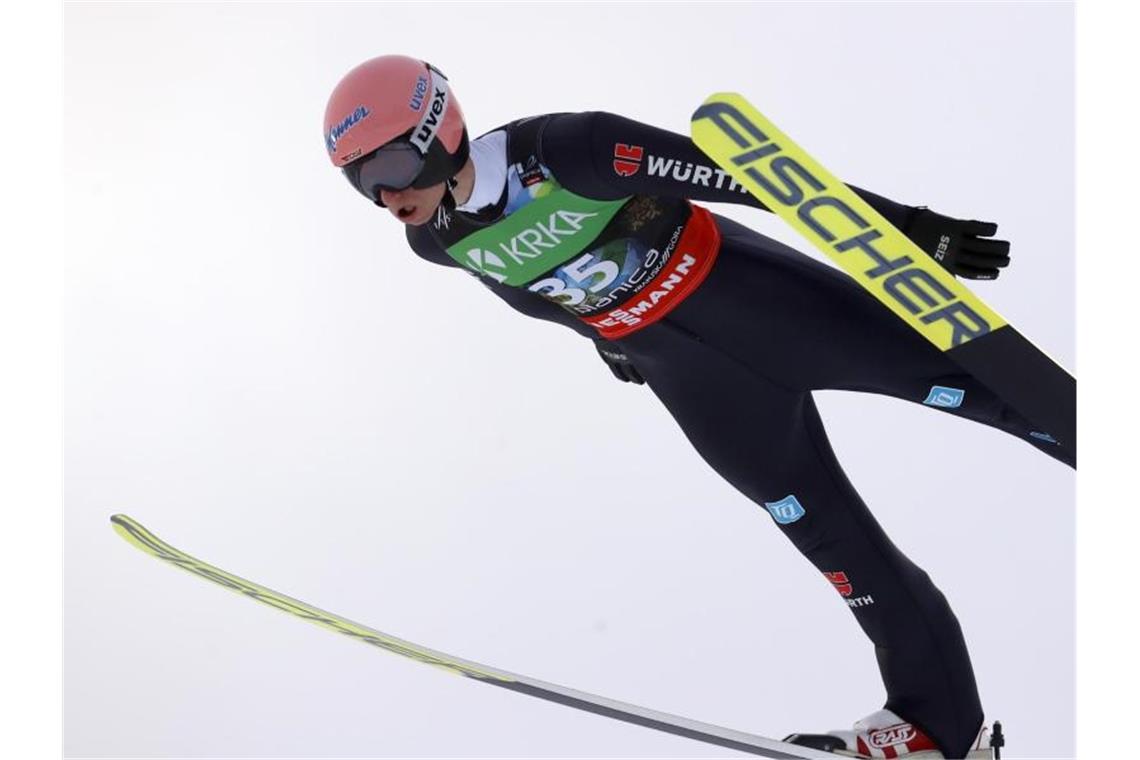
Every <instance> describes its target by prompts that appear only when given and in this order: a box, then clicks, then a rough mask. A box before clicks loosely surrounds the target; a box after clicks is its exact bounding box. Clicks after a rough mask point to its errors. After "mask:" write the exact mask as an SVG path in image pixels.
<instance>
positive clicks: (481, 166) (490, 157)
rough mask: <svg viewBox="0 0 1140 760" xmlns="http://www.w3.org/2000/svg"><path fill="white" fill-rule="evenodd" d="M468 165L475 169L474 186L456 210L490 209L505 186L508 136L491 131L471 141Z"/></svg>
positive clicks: (500, 131)
mask: <svg viewBox="0 0 1140 760" xmlns="http://www.w3.org/2000/svg"><path fill="white" fill-rule="evenodd" d="M471 162H472V163H473V164H474V166H475V186H474V187H472V188H471V197H470V198H468V199H467V202H466V203H464V204H462V205H460V206H456V207H455V208H456V210H458V211H465V212H467V213H469V214H473V213H475V212H476V211H478V210H479V209H482V208H486V207H487V206H493V205H495V204H496V203H498V201H499V197H500V196H501V195H502V194H503V187H505V186H506V184H507V133H506V132H505V131H504V130H501V129H500V130H499V131H498V132H491V133H490V134H486V135H483V136H482V137H479V138H477V139H475V140H472V141H471Z"/></svg>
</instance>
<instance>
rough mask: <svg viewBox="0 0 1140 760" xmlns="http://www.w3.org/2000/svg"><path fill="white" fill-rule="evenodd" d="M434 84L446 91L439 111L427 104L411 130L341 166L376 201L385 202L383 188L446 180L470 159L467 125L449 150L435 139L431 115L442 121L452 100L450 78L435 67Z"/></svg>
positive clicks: (429, 185)
mask: <svg viewBox="0 0 1140 760" xmlns="http://www.w3.org/2000/svg"><path fill="white" fill-rule="evenodd" d="M431 86H432V88H433V91H440V92H442V93H443V96H442V103H443V108H442V110H441V111H440V112H438V113H434V112H433V111H432V109H431V107H430V106H429V107H426V108H424V112H423V114H422V115H421V116H420V121H419V123H418V124H416V126H415V127H413V128H412V129H411V130H409V131H408V132H406V133H404V134H403V135H401V136H400V137H398V138H396V139H395V140H393V141H391V142H389V143H387V144H385V145H381V146H380V147H379V148H377V149H376V150H374V151H372V152H370V153H366V154H364V155H363V156H361V157H360V158H358V159H356V160H355V161H353V162H352V163H350V164H347V165H346V166H344V167H342V169H341V170H342V171H343V172H344V176H346V177H347V178H348V181H349V182H351V183H352V186H353V187H355V188H356V189H357V191H358V192H359V193H361V194H362V195H363V196H364V197H366V198H368V199H369V200H371V201H372V202H373V203H376V204H378V205H381V206H383V205H384V204H383V202H381V200H380V191H381V190H391V191H396V190H405V189H407V188H409V187H411V188H417V189H419V188H425V187H431V186H432V185H437V184H439V183H441V182H446V181H447V180H449V179H451V177H452V176H453V175H454V174H455V173H456V172H457V171H458V170H459V169H460V168H461V167H462V166H463V164H465V163H467V157H468V152H469V146H468V140H467V129H466V128H464V130H463V139H462V140H461V141H460V144H459V148H458V149H457V150H456V152H455V153H454V154H450V153H448V152H447V149H446V148H445V147H444V146H443V144H442V143H441V142H440V141H439V140H437V139H435V136H436V128H433V127H432V125H428V124H427V122H428V120H429V119H430V120H431V121H432V124H433V125H439V124H442V123H443V120H444V118H445V117H446V116H447V111H448V106H449V104H450V103H451V91H450V89H449V88H448V86H447V79H445V78H444V77H443V75H442V74H440V73H439V72H438V71H436V70H435V69H432V84H431Z"/></svg>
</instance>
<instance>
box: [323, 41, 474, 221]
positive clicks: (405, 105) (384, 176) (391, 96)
mask: <svg viewBox="0 0 1140 760" xmlns="http://www.w3.org/2000/svg"><path fill="white" fill-rule="evenodd" d="M325 147H326V148H327V149H328V152H329V158H330V159H332V162H333V165H334V166H339V167H341V169H342V170H343V171H344V173H345V176H347V177H348V179H349V181H350V182H352V185H353V187H355V188H356V189H357V190H359V191H360V192H361V193H363V194H364V195H365V196H367V197H368V198H370V199H371V200H373V201H379V199H380V190H382V189H385V190H402V189H404V188H406V187H430V186H431V185H435V184H438V183H440V182H445V181H447V180H449V179H451V178H452V177H454V176H455V175H456V174H457V173H458V172H459V170H460V169H461V168H462V167H463V165H464V164H465V163H467V156H468V151H469V148H468V141H467V128H466V127H465V126H464V123H463V110H462V109H461V108H460V107H459V102H458V101H457V100H456V99H455V96H454V95H453V94H452V93H451V90H450V88H449V87H448V83H447V78H446V77H445V76H444V75H443V74H442V73H440V71H439V70H438V69H436V68H435V67H434V66H432V65H430V64H428V63H425V62H424V61H420V60H417V59H415V58H409V57H408V56H404V55H382V56H380V57H379V58H373V59H371V60H369V61H365V62H364V63H362V64H360V65H359V66H357V67H356V68H354V69H353V70H352V71H350V72H348V74H346V75H345V77H344V78H343V79H341V80H340V83H339V84H337V86H336V89H334V90H333V93H332V95H331V96H330V97H329V102H328V106H327V107H326V108H325Z"/></svg>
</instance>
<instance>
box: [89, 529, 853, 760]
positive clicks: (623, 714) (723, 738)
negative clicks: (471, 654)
mask: <svg viewBox="0 0 1140 760" xmlns="http://www.w3.org/2000/svg"><path fill="white" fill-rule="evenodd" d="M111 524H112V526H113V527H114V529H115V532H116V533H118V534H119V535H120V536H122V537H123V538H124V539H126V540H127V541H128V542H130V543H131V544H133V545H134V546H136V547H137V548H139V549H141V550H143V551H144V552H146V553H147V554H150V555H152V556H154V557H158V558H159V559H161V560H163V561H164V562H169V563H170V564H172V565H174V566H176V567H180V568H182V569H183V570H186V571H187V572H190V573H193V574H194V575H197V576H198V577H199V578H205V579H206V580H208V581H212V582H214V583H217V584H218V585H219V586H224V587H225V588H228V589H230V590H231V591H236V592H238V593H239V594H242V595H244V596H247V597H249V598H250V599H254V600H256V601H259V602H261V603H262V604H266V605H269V606H270V607H275V608H277V609H279V610H281V611H282V612H288V613H289V614H290V615H294V616H296V617H299V618H301V619H302V620H307V621H309V622H310V623H315V624H316V625H319V626H321V627H322V628H327V629H329V630H330V631H335V632H337V633H341V634H344V635H346V636H350V637H352V638H354V639H356V640H357V641H363V642H364V643H365V644H371V645H372V646H375V647H379V648H381V649H386V650H388V651H389V652H394V653H396V654H399V655H403V656H404V657H410V658H411V659H413V660H418V661H419V662H424V663H427V664H428V665H434V666H436V667H439V668H443V669H444V670H447V671H449V672H452V673H458V674H459V675H462V676H466V677H468V678H474V679H476V680H478V681H482V682H483V683H489V684H493V685H495V686H499V687H501V688H504V689H509V690H511V691H515V692H518V693H520V694H527V695H529V696H532V697H537V698H539V699H545V700H547V701H550V702H557V703H558V704H561V705H566V706H567V707H573V708H575V709H578V710H584V711H586V712H591V713H594V714H596V715H602V716H604V717H607V718H613V719H615V720H621V721H625V722H626V723H633V724H636V725H639V726H644V727H646V728H653V729H656V730H658V731H664V732H666V733H669V734H674V735H676V736H683V737H685V738H688V739H693V740H695V741H700V742H704V743H705V744H713V745H716V746H718V747H729V748H731V749H736V750H740V751H742V752H747V753H749V754H752V755H758V756H760V757H769V758H776V759H777V760H797V759H798V760H828V759H829V758H832V759H833V758H834V757H835V756H834V755H832V754H830V753H824V752H820V751H818V750H814V749H811V748H809V747H800V746H797V745H794V744H786V743H785V742H781V741H777V740H775V739H769V738H767V737H764V736H757V735H755V734H749V733H745V732H743V731H736V730H734V729H731V728H724V727H722V726H715V725H713V724H711V723H703V722H701V721H697V720H692V719H690V718H683V717H681V716H679V715H671V714H669V713H665V712H660V711H658V710H651V709H649V708H648V707H641V706H639V705H633V704H629V703H627V702H619V701H618V700H616V699H609V698H608V697H601V696H598V695H596V694H589V693H586V692H584V691H577V690H575V689H570V688H567V687H565V686H559V685H557V684H552V683H546V682H544V681H540V680H538V679H537V678H529V677H527V676H521V675H517V674H514V673H508V672H507V671H505V670H499V669H498V668H492V667H490V666H487V665H480V664H479V663H477V662H472V661H470V660H464V659H461V658H459V657H455V656H453V655H449V654H446V653H444V652H437V651H435V650H433V649H428V648H427V647H421V646H419V645H418V644H413V643H411V642H410V641H405V640H403V639H399V638H396V637H395V636H390V635H388V634H386V633H383V632H381V631H378V630H376V629H375V628H369V627H368V626H366V625H361V624H360V623H354V622H352V621H351V620H349V619H347V618H343V617H341V616H340V615H335V614H333V613H331V612H325V611H324V610H321V609H318V608H316V607H314V606H312V605H311V604H307V603H305V602H302V601H299V600H297V599H293V598H292V597H289V596H286V595H285V594H282V593H281V592H279V591H274V590H273V589H271V588H267V587H265V586H262V585H261V584H258V583H254V582H253V581H247V580H246V579H244V578H241V577H238V576H236V575H234V574H233V573H229V572H226V571H225V570H222V569H221V568H218V567H215V566H213V565H211V564H209V563H207V562H203V561H202V560H200V559H196V558H195V557H192V556H190V555H189V554H187V553H186V552H184V551H182V550H181V549H176V548H175V547H173V546H171V545H170V544H168V543H166V542H165V541H163V540H162V539H160V538H159V537H158V536H156V535H154V534H153V533H151V532H150V531H149V530H147V529H146V528H144V527H143V526H142V525H141V524H140V523H139V522H138V521H136V520H134V519H133V518H130V517H127V516H126V515H113V516H112V517H111Z"/></svg>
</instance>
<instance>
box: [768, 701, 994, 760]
mask: <svg viewBox="0 0 1140 760" xmlns="http://www.w3.org/2000/svg"><path fill="white" fill-rule="evenodd" d="M784 741H786V742H788V743H789V744H797V745H799V746H801V747H811V748H812V749H818V750H821V751H823V752H833V753H835V754H836V755H838V756H840V757H854V758H860V760H862V759H863V758H915V759H916V760H918V759H919V758H921V760H938V758H944V757H945V756H944V755H943V754H942V753H941V752H940V751H939V750H938V747H937V746H935V744H934V742H933V741H931V739H930V737H929V736H927V735H926V734H924V733H923V732H922V731H921V730H919V728H918V727H917V726H914V725H912V724H910V723H907V722H906V721H905V720H903V719H902V718H900V717H899V716H897V715H895V714H894V713H893V712H891V711H890V710H879V711H878V712H875V713H872V714H870V715H868V716H867V717H866V718H863V719H862V720H860V721H857V722H856V723H855V727H854V729H853V730H851V731H831V732H830V733H826V734H792V735H791V736H789V737H787V738H786V739H784ZM1004 744H1005V738H1004V737H1003V736H1002V732H1001V723H998V722H995V723H994V727H993V731H992V732H991V731H990V729H989V728H988V727H986V726H984V725H983V726H982V728H981V730H980V731H979V732H978V738H977V739H975V740H974V744H973V746H972V747H971V748H970V751H969V752H968V753H967V754H966V757H967V758H968V759H969V760H1000V758H1001V748H1002V746H1003V745H1004Z"/></svg>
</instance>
